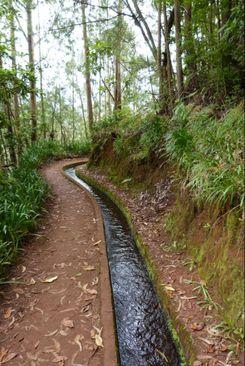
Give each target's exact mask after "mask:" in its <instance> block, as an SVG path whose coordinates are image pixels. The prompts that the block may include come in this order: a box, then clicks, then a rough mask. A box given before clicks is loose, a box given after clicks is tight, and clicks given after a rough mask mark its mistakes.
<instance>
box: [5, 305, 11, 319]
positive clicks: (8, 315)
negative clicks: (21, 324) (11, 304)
mask: <svg viewBox="0 0 245 366" xmlns="http://www.w3.org/2000/svg"><path fill="white" fill-rule="evenodd" d="M12 312H13V309H12V308H7V309H5V310H4V314H3V317H4V319H8V318H9V317H10V316H11V314H12Z"/></svg>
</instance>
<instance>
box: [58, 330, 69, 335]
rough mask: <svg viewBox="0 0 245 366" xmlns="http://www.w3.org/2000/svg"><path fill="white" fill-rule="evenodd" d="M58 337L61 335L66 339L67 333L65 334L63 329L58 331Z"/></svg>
mask: <svg viewBox="0 0 245 366" xmlns="http://www.w3.org/2000/svg"><path fill="white" fill-rule="evenodd" d="M60 335H62V336H63V337H66V336H67V335H68V333H67V332H65V331H64V330H63V329H61V330H60Z"/></svg>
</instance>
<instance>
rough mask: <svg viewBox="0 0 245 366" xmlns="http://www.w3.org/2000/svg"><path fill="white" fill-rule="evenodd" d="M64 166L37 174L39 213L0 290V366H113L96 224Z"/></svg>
mask: <svg viewBox="0 0 245 366" xmlns="http://www.w3.org/2000/svg"><path fill="white" fill-rule="evenodd" d="M69 162H70V161H69ZM65 163H66V161H61V162H55V163H53V164H51V165H50V166H48V167H46V168H45V169H44V170H43V174H44V176H45V178H46V179H47V181H48V182H49V184H50V185H51V188H52V192H53V195H52V197H51V198H50V199H49V202H48V204H47V213H46V214H45V215H44V217H43V219H42V221H41V223H40V228H39V230H38V232H36V233H35V234H34V235H33V236H32V237H31V240H29V241H28V243H27V244H26V245H25V246H24V247H23V251H22V254H21V256H20V260H19V262H18V264H17V266H16V267H15V268H13V269H12V272H11V273H10V278H11V280H12V281H13V283H12V284H9V285H5V286H2V288H1V293H0V306H1V312H0V330H1V338H0V364H1V365H2V364H4V365H5V364H6V365H13V366H15V365H19V366H24V365H31V366H38V365H47V366H50V365H70V366H75V365H76V366H79V365H80V366H85V365H87V366H88V365H91V366H92V365H93V366H101V365H106V366H114V365H116V354H115V349H116V347H115V343H114V325H113V315H112V308H111V293H110V286H109V277H108V268H107V259H106V253H105V247H104V235H103V226H102V219H101V216H100V212H99V210H98V208H96V207H97V206H96V205H95V202H94V201H93V199H92V198H91V197H90V196H89V194H88V193H87V192H85V191H84V190H82V189H81V188H79V187H77V186H76V185H75V184H74V183H71V182H69V181H68V180H67V179H66V178H65V177H64V176H63V175H62V173H61V168H62V166H63V165H64V164H65ZM101 282H103V286H101Z"/></svg>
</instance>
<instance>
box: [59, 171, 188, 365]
mask: <svg viewBox="0 0 245 366" xmlns="http://www.w3.org/2000/svg"><path fill="white" fill-rule="evenodd" d="M65 172H66V173H67V174H68V175H70V176H71V177H72V178H73V179H74V180H76V181H78V182H79V183H80V184H81V185H82V186H83V187H84V188H85V189H87V190H88V191H89V192H90V193H91V194H92V195H93V196H94V197H95V199H96V201H97V203H98V204H99V206H100V208H101V210H102V214H103V219H104V228H105V238H106V246H107V255H108V260H109V268H110V279H111V286H112V293H113V302H114V313H115V319H116V330H117V337H118V348H119V358H120V364H121V366H163V365H164V366H165V365H166V366H167V365H168V366H169V365H171V366H176V365H181V361H180V357H179V355H178V352H177V350H176V347H175V344H174V342H173V340H172V337H171V334H170V332H169V329H168V325H167V320H166V316H165V313H164V310H163V309H162V308H161V306H160V303H159V300H158V297H157V294H156V292H155V289H154V286H153V283H152V282H151V280H150V278H149V275H148V272H147V269H146V266H145V263H144V260H143V258H142V257H141V255H140V253H139V251H138V249H137V246H136V244H135V241H134V239H133V237H132V234H131V231H130V228H129V226H128V224H127V222H126V219H125V217H124V216H123V214H122V213H121V211H120V210H119V208H118V207H117V206H116V205H115V204H114V203H113V202H112V200H111V199H110V198H109V197H108V196H107V195H106V194H104V193H102V192H100V191H99V190H98V189H96V188H94V187H91V186H89V185H88V184H87V183H85V182H84V181H83V180H81V179H80V178H78V177H77V176H76V174H75V169H74V168H68V169H66V170H65Z"/></svg>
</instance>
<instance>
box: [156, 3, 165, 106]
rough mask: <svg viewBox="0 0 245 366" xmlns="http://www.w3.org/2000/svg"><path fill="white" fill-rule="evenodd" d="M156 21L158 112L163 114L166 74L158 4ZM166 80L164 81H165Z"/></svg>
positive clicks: (160, 9) (160, 7)
mask: <svg viewBox="0 0 245 366" xmlns="http://www.w3.org/2000/svg"><path fill="white" fill-rule="evenodd" d="M157 12H158V20H157V25H158V26H157V39H158V42H157V68H158V90H159V91H158V94H159V100H158V101H159V111H160V113H162V112H163V109H164V106H163V103H164V100H163V99H164V74H166V67H165V66H166V65H164V62H163V61H164V60H163V57H162V4H161V1H159V4H158V9H157ZM165 80H166V79H165Z"/></svg>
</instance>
